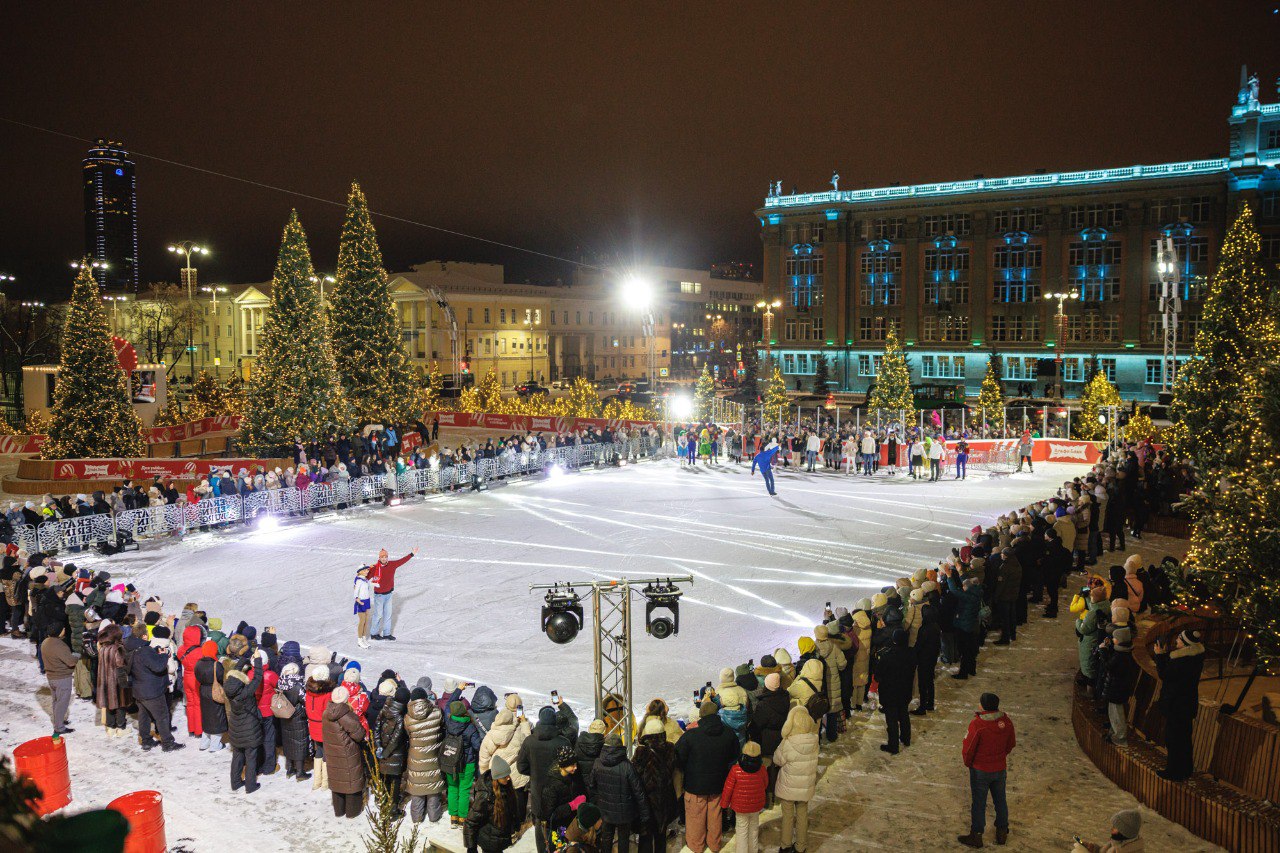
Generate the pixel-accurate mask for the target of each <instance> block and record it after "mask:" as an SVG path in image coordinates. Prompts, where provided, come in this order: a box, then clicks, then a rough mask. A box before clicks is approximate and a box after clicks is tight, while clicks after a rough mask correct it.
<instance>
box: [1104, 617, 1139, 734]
mask: <svg viewBox="0 0 1280 853" xmlns="http://www.w3.org/2000/svg"><path fill="white" fill-rule="evenodd" d="M1137 681H1138V664H1137V663H1135V662H1134V660H1133V632H1132V631H1131V630H1130V629H1129V628H1117V629H1116V630H1115V632H1114V633H1113V634H1112V635H1111V654H1110V655H1109V656H1108V658H1107V664H1106V672H1104V673H1103V676H1102V698H1103V699H1105V700H1106V702H1107V719H1108V720H1110V721H1111V732H1110V733H1109V734H1108V735H1107V736H1106V737H1107V739H1108V740H1110V741H1111V742H1112V743H1114V744H1116V745H1117V746H1124V745H1125V743H1126V742H1127V740H1128V728H1127V724H1128V719H1127V718H1128V709H1129V697H1130V696H1132V695H1133V688H1134V686H1135V685H1136V684H1137Z"/></svg>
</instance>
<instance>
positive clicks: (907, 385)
mask: <svg viewBox="0 0 1280 853" xmlns="http://www.w3.org/2000/svg"><path fill="white" fill-rule="evenodd" d="M915 407H916V403H915V397H914V396H913V395H912V394H911V370H910V369H909V368H908V367H907V357H906V355H904V354H903V352H902V345H901V344H899V343H898V334H897V332H896V331H895V330H894V328H893V325H892V324H890V326H889V330H888V332H887V333H886V334H885V337H884V357H883V359H882V360H881V362H880V372H879V374H878V375H877V376H876V387H875V388H873V389H872V390H871V396H870V397H868V398H867V408H868V409H870V410H872V411H874V410H876V409H890V410H901V409H909V410H912V411H914V410H915Z"/></svg>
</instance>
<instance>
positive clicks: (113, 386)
mask: <svg viewBox="0 0 1280 853" xmlns="http://www.w3.org/2000/svg"><path fill="white" fill-rule="evenodd" d="M91 273H92V267H91V265H90V263H89V259H88V258H86V259H85V260H84V263H82V264H80V274H79V275H77V276H76V281H75V285H74V286H73V287H72V290H71V301H70V303H69V304H68V305H67V320H66V326H65V327H64V329H63V333H62V368H61V369H60V370H59V371H58V384H57V386H56V388H55V389H54V394H53V404H52V410H53V418H52V422H51V423H50V425H49V440H48V441H47V442H46V443H45V445H44V448H43V449H42V450H41V455H42V456H43V457H44V458H45V459H83V458H93V457H104V456H123V457H138V456H145V455H146V444H145V442H144V441H143V439H142V421H141V420H140V419H139V418H138V414H137V412H135V411H134V409H133V404H132V403H131V402H130V394H129V378H128V377H127V376H126V375H125V372H124V371H123V370H121V369H120V362H119V360H118V359H117V357H116V351H115V347H114V346H113V345H112V343H111V333H110V331H109V330H108V328H107V315H106V312H105V311H103V309H102V298H101V295H100V294H99V292H98V282H97V281H95V280H94V278H93V275H92V274H91Z"/></svg>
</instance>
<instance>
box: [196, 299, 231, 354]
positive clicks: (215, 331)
mask: <svg viewBox="0 0 1280 853" xmlns="http://www.w3.org/2000/svg"><path fill="white" fill-rule="evenodd" d="M200 292H201V293H208V294H209V295H211V296H212V297H213V364H214V367H217V366H218V365H219V364H220V363H221V362H220V361H219V359H220V358H221V353H220V352H219V351H218V294H219V293H226V292H227V288H226V287H224V286H223V285H221V284H219V285H213V286H210V285H205V286H204V287H201V288H200ZM203 361H204V359H203V358H202V359H201V362H203ZM214 373H217V371H216V370H215V371H214Z"/></svg>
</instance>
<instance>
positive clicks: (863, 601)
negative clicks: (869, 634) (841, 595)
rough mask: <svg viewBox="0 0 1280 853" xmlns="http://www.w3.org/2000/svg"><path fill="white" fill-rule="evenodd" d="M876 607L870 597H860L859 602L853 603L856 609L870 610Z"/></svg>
mask: <svg viewBox="0 0 1280 853" xmlns="http://www.w3.org/2000/svg"><path fill="white" fill-rule="evenodd" d="M872 607H875V605H874V604H872V603H871V599H869V598H859V599H858V601H857V603H856V604H854V605H853V608H854V610H870V609H871V608H872Z"/></svg>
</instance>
